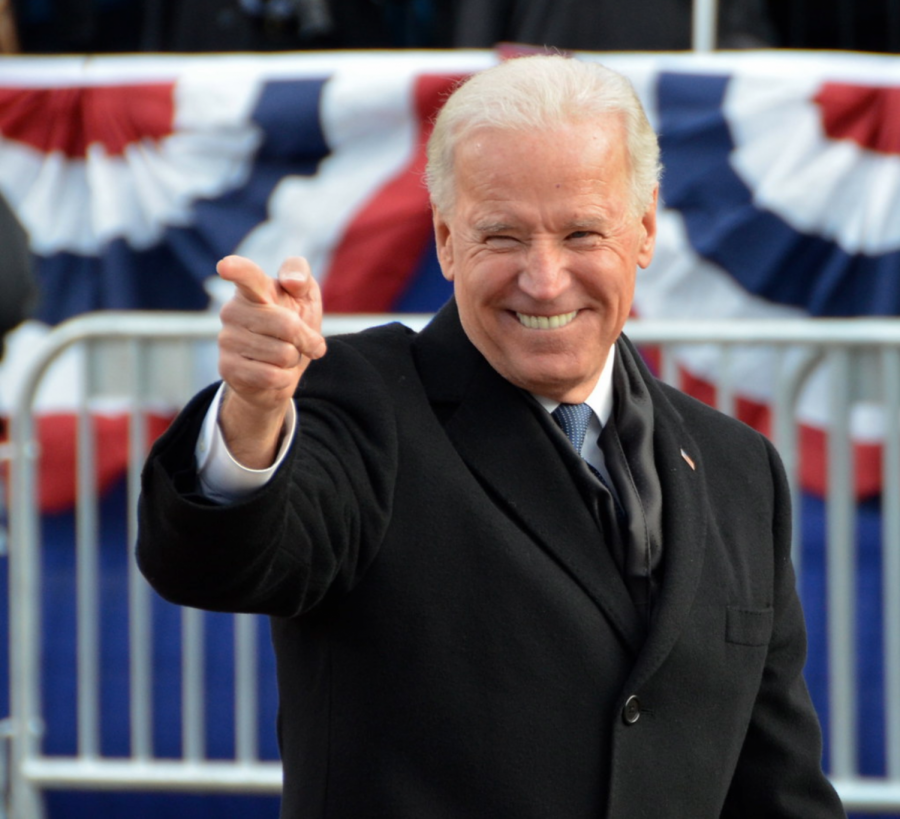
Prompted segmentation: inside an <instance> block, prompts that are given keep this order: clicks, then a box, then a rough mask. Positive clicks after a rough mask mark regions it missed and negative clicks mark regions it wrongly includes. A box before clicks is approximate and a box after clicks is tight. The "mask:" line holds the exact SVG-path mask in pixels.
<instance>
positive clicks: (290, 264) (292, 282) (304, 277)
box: [278, 256, 314, 299]
mask: <svg viewBox="0 0 900 819" xmlns="http://www.w3.org/2000/svg"><path fill="white" fill-rule="evenodd" d="M278 283H279V284H280V285H281V286H282V288H284V290H285V291H286V292H287V293H289V294H290V295H291V296H293V297H294V298H295V299H307V298H308V297H309V294H310V291H311V290H312V289H313V287H314V284H313V275H312V271H311V270H310V268H309V262H307V261H306V259H304V258H303V257H302V256H289V257H288V258H287V259H285V260H284V262H283V263H282V265H281V267H280V268H279V270H278Z"/></svg>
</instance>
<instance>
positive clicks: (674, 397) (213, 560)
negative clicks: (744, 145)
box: [138, 57, 843, 819]
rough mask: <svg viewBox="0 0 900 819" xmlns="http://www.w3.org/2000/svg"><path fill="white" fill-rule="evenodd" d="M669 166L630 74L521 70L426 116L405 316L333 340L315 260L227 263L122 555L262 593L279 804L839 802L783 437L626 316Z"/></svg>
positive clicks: (577, 813) (301, 808) (718, 809)
mask: <svg viewBox="0 0 900 819" xmlns="http://www.w3.org/2000/svg"><path fill="white" fill-rule="evenodd" d="M658 175H659V162H658V147H657V143H656V139H655V136H654V134H653V132H652V130H651V129H650V127H649V125H648V123H647V121H646V118H645V116H644V114H643V111H642V110H641V108H640V104H639V103H638V102H637V100H636V98H635V96H634V93H633V91H632V90H631V87H630V85H629V84H628V83H627V82H626V81H625V80H624V79H623V78H621V77H619V76H618V75H616V74H614V73H613V72H610V71H608V70H607V69H605V68H603V67H601V66H598V65H592V64H588V63H580V62H577V61H574V60H573V61H569V60H565V59H563V58H560V57H530V58H523V59H520V60H514V61H511V62H508V63H505V64H503V65H501V66H498V67H496V68H493V69H491V70H489V71H487V72H484V73H482V74H479V75H477V76H476V77H474V78H473V79H471V80H470V81H469V82H467V83H466V84H464V85H462V86H461V87H460V88H459V89H458V90H457V91H456V92H455V93H454V94H453V95H452V96H451V97H450V99H449V100H448V102H447V104H446V106H445V107H444V109H443V110H442V112H441V114H440V117H439V118H438V121H437V123H436V126H435V130H434V135H433V137H432V140H431V143H430V145H429V169H428V181H429V187H430V190H431V195H432V201H433V206H434V226H435V234H436V238H437V247H438V254H439V257H440V262H441V265H442V269H443V272H444V275H445V276H446V277H447V278H448V279H449V280H451V281H452V282H453V285H454V292H455V298H454V300H453V301H451V303H449V304H448V305H447V306H446V307H445V308H444V309H443V310H442V311H441V312H440V313H439V314H438V315H437V316H436V318H435V319H434V320H433V321H432V323H431V324H430V325H429V326H428V327H427V328H426V329H425V330H424V331H422V332H421V333H419V334H415V333H412V332H411V331H409V330H407V329H406V328H404V327H402V326H400V325H390V326H387V327H383V328H378V329H374V330H371V331H367V332H364V333H360V334H357V335H354V336H348V337H344V338H334V339H329V341H328V344H327V352H326V343H325V341H324V339H323V338H322V336H321V335H320V332H319V329H320V321H321V303H320V300H319V294H318V288H317V286H316V284H315V281H314V280H313V278H312V277H311V275H310V272H309V270H308V268H307V267H306V265H305V263H304V262H303V261H302V260H297V259H291V260H288V261H287V262H285V264H284V265H283V267H282V269H281V270H280V271H279V275H278V280H277V281H273V280H271V279H269V278H268V277H266V275H265V274H264V273H263V271H261V270H260V269H259V268H257V267H256V266H255V265H254V264H253V263H252V262H250V261H249V260H246V259H239V258H236V257H230V258H227V259H225V260H223V261H222V262H221V263H220V265H219V273H220V275H222V276H223V277H224V278H226V279H228V280H230V281H232V282H234V283H235V284H236V286H237V291H236V295H235V297H234V298H233V300H232V301H231V302H229V303H228V304H227V305H226V306H225V308H224V309H223V311H222V323H223V329H222V333H221V336H220V341H219V346H220V351H221V356H220V369H221V373H222V377H223V380H224V387H223V388H216V387H211V388H210V389H208V390H206V391H205V392H203V393H201V395H199V396H198V397H197V398H196V399H194V401H193V402H192V403H191V404H190V405H189V406H188V407H187V408H186V410H185V412H184V413H183V414H182V416H181V418H180V419H179V420H178V421H177V422H176V424H175V425H174V426H173V427H172V429H171V430H170V431H169V432H168V433H167V434H166V435H165V436H164V437H163V438H162V439H161V440H160V442H159V443H158V444H157V446H156V447H155V449H154V451H153V452H152V453H151V456H150V459H149V461H148V465H147V467H146V470H145V478H144V490H143V495H142V501H141V512H140V515H141V523H140V525H141V528H140V539H139V544H138V558H139V560H140V563H141V567H142V569H143V571H144V572H145V574H146V576H147V577H148V578H149V579H150V581H151V582H152V583H153V584H154V585H155V587H156V588H157V589H158V590H159V591H160V592H161V593H162V594H163V595H164V596H166V597H167V598H168V599H170V600H173V601H176V602H180V603H185V604H189V605H195V606H201V607H207V608H211V609H227V610H239V611H257V612H265V613H268V614H270V615H272V621H271V622H272V632H273V640H274V644H275V651H276V656H277V660H278V681H279V690H280V698H281V702H280V715H279V737H280V742H281V751H282V757H283V763H284V771H285V781H284V797H283V806H282V816H284V817H304V819H312V817H343V818H346V819H350V817H352V819H365V817H391V819H407V818H408V819H425V818H426V817H427V819H435V818H436V817H448V818H449V817H454V818H455V817H490V819H498V818H500V817H509V818H510V819H531V818H532V817H534V819H537V817H541V819H575V818H576V817H577V818H578V819H588V817H590V819H597V817H610V819H631V818H632V817H634V818H635V819H637V817H653V819H658V818H660V817H666V819H672V818H673V817H683V818H684V819H711V817H766V818H767V819H771V818H772V817H794V818H795V819H801V817H802V819H809V817H817V818H821V819H828V817H839V816H843V811H842V809H841V807H840V803H839V802H838V800H837V797H836V796H835V794H834V792H833V790H832V789H831V787H830V785H829V784H828V782H827V780H826V779H825V777H824V776H823V774H822V771H821V769H820V763H819V756H820V737H819V730H818V726H817V723H816V719H815V715H814V713H813V710H812V708H811V705H810V702H809V698H808V695H807V692H806V688H805V686H804V683H803V679H802V676H801V671H802V666H803V662H804V653H805V637H804V626H803V619H802V613H801V611H800V606H799V603H798V600H797V596H796V594H795V591H794V578H793V574H792V571H791V566H790V559H789V552H790V543H789V540H790V512H789V500H788V492H787V488H786V484H785V479H784V475H783V473H782V470H781V467H780V464H779V461H778V458H777V456H776V454H775V452H774V451H773V449H772V447H771V446H770V445H769V443H768V442H767V441H766V440H765V439H764V438H763V437H761V436H759V435H758V434H756V433H755V432H753V431H751V430H750V429H749V428H747V427H744V426H742V425H740V424H738V423H736V422H734V421H732V420H730V419H727V418H725V417H724V416H722V415H720V414H718V413H716V412H714V411H713V410H711V409H709V408H708V407H706V406H704V405H701V404H699V403H697V402H695V401H693V400H691V399H690V398H687V397H686V396H684V395H682V394H681V393H679V392H677V391H675V390H673V389H671V388H668V387H666V386H664V385H662V384H660V383H658V382H656V381H655V380H654V379H653V378H652V377H651V375H650V374H649V373H648V371H647V370H646V368H645V367H644V365H643V364H642V363H641V361H640V359H639V357H638V355H637V354H636V353H635V351H634V349H633V348H632V347H631V346H630V344H629V343H628V342H627V340H626V339H624V337H622V336H621V330H622V327H623V325H624V323H625V320H626V318H627V316H628V312H629V308H630V305H631V301H632V294H633V289H634V281H635V275H636V269H637V268H638V267H644V266H646V265H647V264H649V262H650V260H651V257H652V255H653V245H654V239H655V232H656V221H655V212H656V198H657V180H658ZM583 404H587V406H588V407H589V409H587V408H586V407H584V406H579V405H583ZM557 405H561V406H560V407H557ZM551 412H553V413H554V415H551ZM582 413H585V414H586V415H582ZM577 416H580V417H577ZM586 416H590V417H589V418H588V417H586ZM557 419H558V420H557ZM601 425H602V428H603V433H602V435H601V434H600V429H601ZM573 428H574V429H575V430H576V431H575V432H573ZM563 430H565V432H566V434H563ZM585 431H586V432H587V435H586V438H585V441H584V442H583V443H582V442H581V441H579V440H578V437H577V432H581V433H584V432H585ZM570 433H571V434H572V438H573V439H574V441H575V443H572V442H570V440H571V439H570V438H568V437H567V436H568V435H569V434H570ZM229 453H230V454H229ZM582 455H583V456H584V458H583V457H582ZM585 459H586V460H585ZM588 462H590V464H591V466H588Z"/></svg>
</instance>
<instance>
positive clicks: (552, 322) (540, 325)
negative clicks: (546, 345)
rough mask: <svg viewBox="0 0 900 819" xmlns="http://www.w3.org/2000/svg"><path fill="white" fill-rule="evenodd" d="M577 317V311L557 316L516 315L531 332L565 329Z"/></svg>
mask: <svg viewBox="0 0 900 819" xmlns="http://www.w3.org/2000/svg"><path fill="white" fill-rule="evenodd" d="M577 315H578V311H577V310H573V311H572V312H571V313H560V314H559V315H556V316H528V315H526V314H525V313H516V317H517V318H518V319H519V322H520V323H521V324H522V325H523V326H524V327H527V328H528V329H529V330H554V329H556V328H557V327H565V326H566V325H567V324H568V323H569V322H570V321H572V319H574V318H575V316H577Z"/></svg>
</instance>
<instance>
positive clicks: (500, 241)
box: [484, 234, 517, 247]
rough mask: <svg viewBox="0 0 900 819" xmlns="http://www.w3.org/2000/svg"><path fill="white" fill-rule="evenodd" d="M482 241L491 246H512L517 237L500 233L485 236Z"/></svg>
mask: <svg viewBox="0 0 900 819" xmlns="http://www.w3.org/2000/svg"><path fill="white" fill-rule="evenodd" d="M484 241H485V242H486V243H487V244H488V245H490V246H491V247H512V246H513V245H515V244H516V243H517V239H516V238H515V237H514V236H504V235H502V234H501V235H496V236H487V237H485V240H484Z"/></svg>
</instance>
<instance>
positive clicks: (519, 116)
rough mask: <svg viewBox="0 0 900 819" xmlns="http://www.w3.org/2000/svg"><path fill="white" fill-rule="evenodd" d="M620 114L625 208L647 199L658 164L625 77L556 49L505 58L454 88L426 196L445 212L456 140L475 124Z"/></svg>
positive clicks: (636, 209) (638, 210)
mask: <svg viewBox="0 0 900 819" xmlns="http://www.w3.org/2000/svg"><path fill="white" fill-rule="evenodd" d="M609 114H618V115H619V117H620V121H621V122H622V125H623V128H624V133H625V148H626V152H627V155H628V161H629V164H630V168H629V171H630V182H631V202H630V210H631V212H632V213H633V214H634V215H636V216H637V215H640V214H642V213H644V211H646V209H647V207H648V206H649V205H650V201H651V199H652V196H653V191H654V189H655V188H656V186H657V185H658V183H659V179H660V175H661V173H662V166H661V164H660V160H659V142H658V140H657V137H656V134H655V133H654V131H653V128H652V127H651V126H650V123H649V122H648V120H647V115H646V114H645V113H644V109H643V106H642V105H641V102H640V100H639V99H638V97H637V94H636V93H635V91H634V88H633V87H632V85H631V83H630V82H629V81H628V80H627V79H626V78H625V77H623V76H622V75H621V74H619V73H617V72H615V71H613V70H612V69H609V68H607V67H606V66H603V65H600V64H599V63H593V62H585V61H581V60H577V59H570V58H567V57H562V56H558V55H536V56H530V57H518V58H516V59H512V60H507V61H506V62H503V63H501V64H500V65H497V66H494V67H492V68H489V69H487V70H485V71H482V72H480V73H478V74H475V75H473V76H472V77H470V78H469V79H468V80H465V81H464V82H462V83H461V84H460V85H459V86H457V88H456V90H455V91H454V92H453V93H452V94H451V95H450V97H449V98H448V99H447V102H446V103H445V105H444V107H443V108H442V109H441V111H440V113H439V114H438V116H437V119H436V120H435V123H434V130H433V132H432V134H431V138H430V139H429V141H428V165H427V167H426V170H425V180H426V183H427V185H428V190H429V192H430V194H431V201H432V202H433V203H434V204H435V206H436V207H437V208H438V209H439V210H442V211H444V212H449V211H450V210H451V209H452V207H453V201H454V193H455V186H454V182H455V180H454V175H453V174H454V165H453V159H454V152H455V149H456V146H457V145H458V144H459V143H460V142H461V141H462V140H464V139H465V138H466V137H467V136H469V135H470V134H471V133H473V132H474V131H476V130H478V129H481V128H497V129H501V130H510V131H517V130H529V131H534V130H552V129H554V128H558V127H560V126H563V125H569V124H576V123H583V122H590V121H592V120H597V119H599V118H600V117H603V116H607V115H609Z"/></svg>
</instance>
